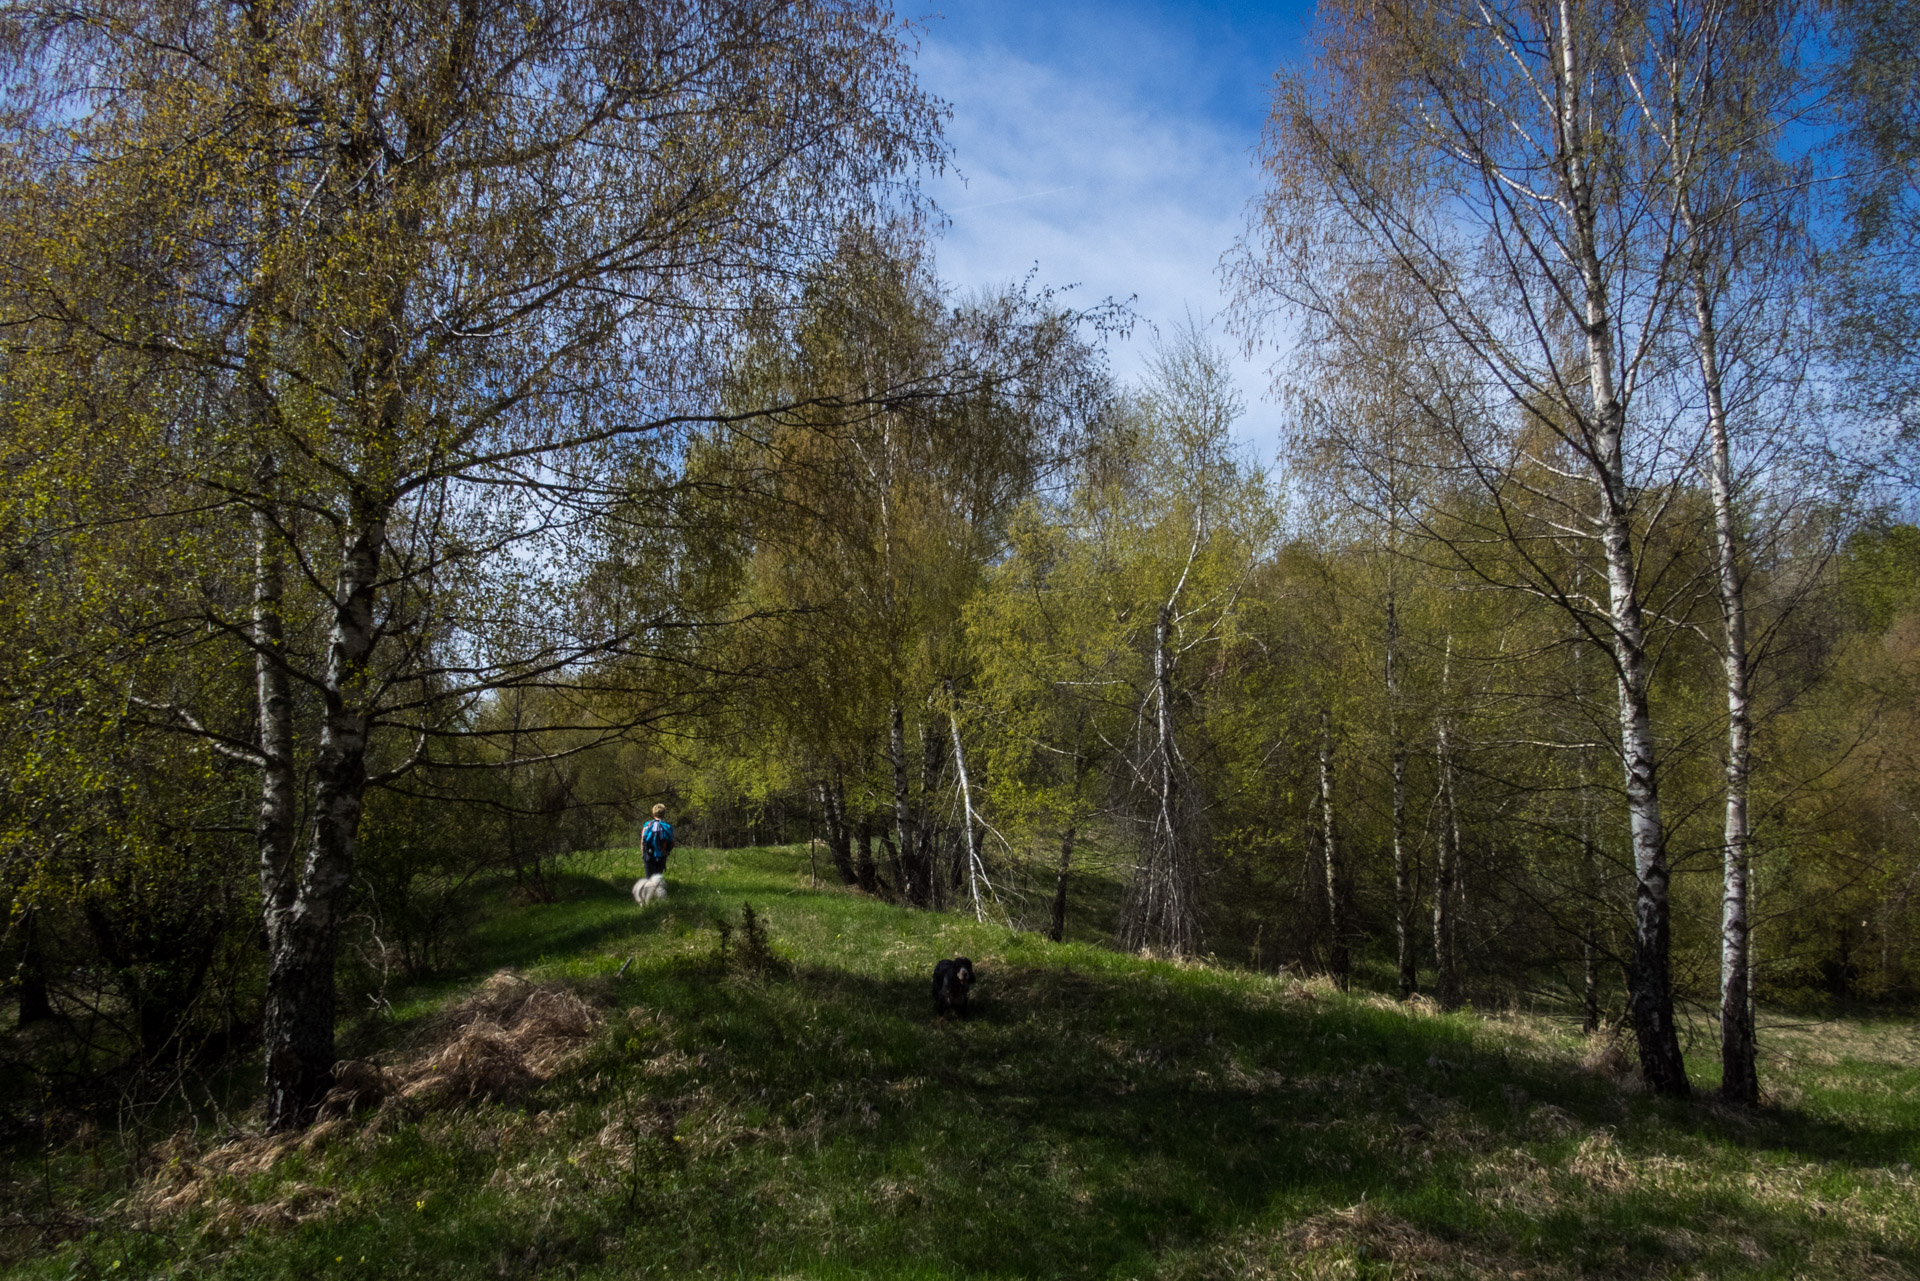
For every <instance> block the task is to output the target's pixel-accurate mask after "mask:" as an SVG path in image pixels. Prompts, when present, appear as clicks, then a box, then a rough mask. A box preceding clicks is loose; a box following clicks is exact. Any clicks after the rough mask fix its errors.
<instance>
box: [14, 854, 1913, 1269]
mask: <svg viewBox="0 0 1920 1281" xmlns="http://www.w3.org/2000/svg"><path fill="white" fill-rule="evenodd" d="M637 861H638V860H637V857H634V858H632V859H629V858H628V857H627V856H625V855H604V856H595V857H594V859H593V860H588V861H583V862H581V863H579V864H578V865H577V874H576V875H574V876H573V877H572V878H571V879H570V880H569V881H568V883H567V885H566V888H565V892H564V894H563V896H562V901H561V902H559V903H557V904H553V905H548V906H543V907H516V908H506V907H501V908H498V909H497V910H496V911H495V913H494V915H493V916H492V918H491V919H490V920H489V921H488V923H487V925H486V927H485V929H484V931H483V935H482V937H481V940H480V945H479V949H478V952H479V959H480V961H481V962H482V963H481V964H479V965H477V966H476V968H475V969H474V972H473V974H472V975H470V976H469V978H468V979H467V980H466V981H465V982H464V983H463V984H459V985H454V986H452V987H448V988H443V989H441V990H439V991H438V992H434V993H426V994H422V995H420V996H418V997H417V998H416V999H415V1000H413V1001H412V1002H411V1003H410V1004H404V1005H402V1007H401V1008H400V1010H399V1014H400V1016H401V1018H402V1020H403V1027H402V1029H400V1030H399V1031H394V1032H390V1033H389V1034H388V1036H389V1040H390V1042H392V1047H391V1048H390V1049H389V1050H388V1052H387V1056H388V1057H389V1058H399V1057H404V1056H405V1055H406V1054H409V1053H412V1054H415V1055H416V1056H417V1055H419V1054H422V1053H425V1052H426V1051H425V1048H424V1045H425V1042H426V1040H428V1039H430V1037H431V1028H432V1026H433V1017H434V1010H435V1008H436V1006H437V1005H440V1004H444V1003H445V1002H446V1000H447V999H449V997H451V996H453V995H455V994H456V993H458V992H461V991H464V990H466V989H470V988H471V986H472V984H473V982H474V981H475V980H477V979H478V978H480V977H484V975H485V974H486V973H487V972H489V971H491V970H493V969H495V968H498V967H505V966H511V967H515V968H517V969H519V970H521V971H522V972H523V973H525V974H526V975H527V976H528V977H530V978H532V979H534V980H536V981H544V982H553V983H564V984H567V985H570V986H571V987H572V988H574V989H575V990H578V991H580V992H582V993H584V994H585V995H587V996H588V997H589V999H591V1000H593V1001H594V1002H595V1003H596V1004H597V1005H598V1006H599V1007H600V1008H601V1009H603V1010H604V1011H605V1021H604V1024H603V1025H602V1026H601V1027H600V1028H599V1030H598V1031H597V1033H596V1034H595V1035H594V1036H593V1037H592V1038H591V1039H590V1040H588V1041H587V1042H585V1043H584V1044H583V1045H582V1046H581V1047H580V1048H579V1049H577V1050H576V1051H574V1052H573V1053H572V1054H571V1055H570V1056H569V1057H568V1058H567V1059H566V1060H565V1062H564V1064H563V1065H562V1066H561V1067H560V1069H559V1070H558V1071H556V1072H555V1073H554V1074H553V1075H552V1076H551V1079H548V1080H546V1081H544V1082H543V1083H541V1084H539V1085H538V1086H537V1088H534V1089H533V1090H532V1091H531V1092H530V1093H527V1094H524V1095H523V1096H521V1097H518V1098H516V1099H515V1100H514V1101H511V1102H479V1103H462V1104H458V1105H440V1106H430V1107H414V1108H403V1107H397V1106H392V1107H389V1108H387V1109H385V1110H384V1111H378V1112H363V1113H361V1114H360V1115H359V1116H358V1117H355V1118H353V1119H350V1120H344V1121H340V1122H336V1123H334V1124H333V1125H331V1126H329V1127H327V1128H326V1129H325V1131H324V1132H323V1133H322V1134H321V1135H320V1136H319V1137H318V1138H316V1139H314V1140H312V1141H309V1142H308V1143H307V1144H305V1145H304V1148H303V1147H293V1148H288V1149H284V1150H279V1149H276V1150H273V1151H271V1152H264V1153H262V1154H261V1155H260V1157H259V1159H257V1160H254V1161H252V1162H251V1163H249V1162H241V1161H232V1162H229V1166H230V1169H229V1170H228V1172H226V1173H223V1174H221V1175H219V1176H218V1177H213V1176H208V1175H205V1174H204V1173H203V1174H202V1175H201V1176H200V1178H199V1182H198V1183H196V1184H193V1185H192V1186H193V1187H194V1188H195V1189H196V1192H195V1195H194V1196H193V1197H191V1198H187V1197H182V1198H179V1199H180V1201H181V1204H179V1205H177V1206H174V1207H172V1208H170V1209H167V1210H164V1211H161V1212H155V1211H154V1210H153V1208H152V1207H153V1204H157V1203H158V1200H159V1193H155V1194H154V1199H153V1201H152V1203H150V1204H149V1205H148V1206H147V1207H146V1209H145V1211H144V1213H145V1215H146V1218H147V1220H148V1223H149V1224H150V1227H149V1229H148V1230H144V1231H134V1230H131V1229H129V1230H126V1231H117V1232H103V1233H101V1234H98V1235H96V1236H95V1237H94V1238H92V1239H90V1240H88V1241H86V1242H84V1243H81V1244H79V1245H75V1246H70V1247H67V1248H66V1249H63V1250H62V1251H61V1252H60V1253H59V1254H58V1255H56V1256H54V1257H51V1258H48V1259H45V1260H43V1261H41V1263H39V1264H37V1265H35V1266H34V1268H33V1270H32V1272H31V1274H32V1275H35V1276H44V1277H68V1276H86V1275H95V1276H104V1275H112V1276H127V1275H134V1276H169V1277H206V1278H215V1277H219V1278H229V1277H231V1278H239V1277H260V1278H267V1277H274V1278H279V1277H293V1276H300V1277H315V1278H318V1277H448V1278H453V1277H460V1278H469V1277H535V1276H540V1277H546V1276H554V1277H562V1276H577V1277H593V1278H598V1277H607V1278H613V1277H620V1278H626V1277H643V1276H659V1277H691V1276H715V1277H741V1276H744V1277H925V1278H948V1277H956V1278H957V1277H1009V1278H1010V1277H1035V1278H1053V1277H1111V1278H1119V1277H1194V1278H1200V1277H1222V1278H1224V1277H1264V1276H1309V1277H1319V1276H1326V1277H1334V1276H1340V1277H1354V1276H1359V1277H1368V1276H1375V1277H1413V1276H1434V1277H1443V1276H1459V1277H1480V1276H1490V1275H1494V1276H1508V1277H1538V1278H1555V1277H1575V1276H1606V1277H1647V1276H1675V1277H1680V1276H1689V1277H1691V1276H1714V1277H1719V1276H1778V1277H1789V1276H1822V1277H1826V1276H1831V1277H1862V1278H1868V1277H1888V1278H1894V1277H1914V1276H1920V1187H1917V1186H1916V1182H1915V1179H1914V1177H1913V1173H1912V1163H1913V1162H1915V1161H1920V1070H1916V1068H1915V1066H1914V1064H1915V1062H1916V1059H1915V1057H1914V1051H1915V1049H1916V1038H1915V1035H1914V1032H1913V1029H1912V1028H1911V1027H1910V1026H1909V1027H1897V1026H1889V1027H1882V1028H1878V1029H1861V1028H1859V1027H1858V1026H1857V1025H1856V1026H1854V1027H1852V1028H1849V1029H1847V1034H1848V1035H1849V1036H1851V1037H1853V1038H1854V1043H1853V1044H1851V1046H1843V1045H1840V1044H1839V1042H1838V1040H1837V1039H1836V1035H1835V1033H1834V1032H1833V1031H1832V1030H1828V1031H1825V1032H1821V1033H1818V1034H1813V1033H1809V1034H1806V1035H1804V1036H1802V1037H1801V1038H1800V1039H1799V1040H1795V1039H1794V1038H1793V1037H1792V1036H1790V1035H1787V1034H1782V1035H1781V1036H1779V1037H1777V1038H1776V1040H1777V1041H1778V1042H1779V1043H1780V1044H1781V1045H1783V1046H1785V1047H1787V1048H1788V1049H1789V1050H1791V1051H1792V1054H1791V1056H1790V1057H1788V1058H1785V1059H1782V1058H1776V1060H1775V1061H1774V1062H1773V1063H1771V1064H1770V1065H1769V1069H1770V1072H1771V1082H1772V1083H1773V1084H1775V1085H1776V1086H1777V1087H1778V1088H1779V1089H1780V1090H1781V1092H1782V1095H1783V1097H1785V1098H1786V1099H1787V1100H1788V1106H1784V1107H1781V1108H1777V1109H1774V1110H1772V1111H1769V1112H1767V1113H1764V1114H1762V1115H1760V1116H1758V1117H1748V1116H1742V1115H1734V1114H1730V1113H1726V1112H1723V1111H1720V1110H1718V1109H1716V1108H1714V1107H1712V1106H1710V1105H1707V1104H1700V1103H1696V1104H1690V1105H1677V1104H1668V1103H1663V1102H1659V1101H1655V1100H1652V1099H1649V1098H1647V1097H1645V1096H1642V1095H1639V1094H1635V1093H1632V1092H1628V1091H1623V1090H1622V1089H1621V1088H1620V1087H1618V1086H1616V1085H1615V1084H1613V1083H1612V1082H1610V1081H1607V1080H1605V1079H1603V1078H1600V1077H1597V1076H1595V1075H1592V1074H1590V1073H1587V1072H1584V1071H1582V1070H1581V1069H1580V1068H1579V1067H1578V1066H1577V1063H1578V1052H1579V1047H1578V1046H1577V1045H1576V1044H1574V1042H1573V1041H1572V1040H1571V1039H1569V1038H1566V1037H1564V1036H1563V1035H1562V1034H1561V1033H1560V1032H1558V1031H1556V1030H1555V1029H1554V1028H1553V1027H1552V1026H1551V1025H1549V1024H1548V1023H1546V1022H1544V1021H1540V1020H1531V1019H1494V1020H1483V1019H1479V1018H1475V1017H1472V1016H1465V1015H1461V1016H1447V1017H1441V1016H1436V1015H1431V1014H1426V1013H1421V1012H1419V1011H1405V1010H1402V1009H1400V1008H1397V1007H1395V1006H1393V1005H1392V1004H1391V1003H1390V1002H1387V1001H1384V1000H1381V999H1379V998H1370V997H1364V996H1347V995H1343V994H1339V993H1335V992H1332V991H1330V990H1327V989H1325V988H1324V987H1319V986H1315V985H1311V984H1300V983H1289V982H1286V981H1283V980H1276V979H1271V978H1266V977H1260V976H1253V975H1245V974H1236V973H1229V972H1223V971H1218V970H1210V969H1206V968H1203V967H1182V966H1175V965H1170V964H1165V963H1157V962H1150V961H1144V960H1141V959H1138V958H1133V957H1125V956H1120V955H1117V954H1114V953H1112V952H1107V951H1103V950H1100V949H1097V948H1094V947H1091V946H1087V945H1083V944H1067V945H1064V946H1058V945H1053V944H1048V943H1045V942H1043V941H1040V940H1038V939H1035V938H1034V937H1032V936H1024V935H1015V934H1012V933H1010V932H1008V931H1006V930H1004V929H998V928H994V927H989V926H982V925H977V924H975V923H973V922H972V921H970V920H964V919H961V918H958V917H954V916H939V915H931V914H927V913H916V912H911V911H904V910H901V909H897V908H893V907H889V906H887V905H885V904H882V903H878V902H875V901H872V900H867V899H862V898H859V897H856V896H852V895H849V894H846V893H843V892H840V891H837V890H821V891H812V890H809V889H807V888H806V870H805V864H804V860H803V859H800V858H797V857H796V856H795V854H794V853H793V852H792V851H733V852H725V853H722V852H717V851H683V852H682V853H681V854H679V855H678V856H676V860H675V866H674V869H673V872H674V879H673V883H672V893H673V897H672V899H671V900H670V901H669V902H668V903H667V904H665V905H664V906H656V907H653V908H650V909H648V910H647V911H646V912H644V913H643V912H640V911H638V910H637V909H635V907H634V906H633V904H632V902H631V900H630V899H629V898H628V897H627V894H626V884H627V883H628V882H629V881H630V879H631V877H632V876H633V875H634V874H635V871H636V868H635V867H634V866H632V865H631V864H634V863H637ZM743 900H749V901H751V902H752V903H753V905H754V907H755V908H756V910H759V911H762V912H763V914H764V917H765V919H766V920H767V922H768V924H769V926H770V931H771V935H772V938H773V942H774V946H775V949H776V951H777V953H778V954H779V955H780V956H781V957H782V958H783V961H784V964H783V966H781V967H780V968H778V969H777V970H776V971H774V972H772V973H768V974H764V975H755V974H747V973H738V972H727V971H723V970H721V969H720V968H719V967H718V966H717V965H716V964H715V963H714V961H713V955H714V949H715V941H716V933H715V931H714V929H713V927H712V924H711V922H712V920H713V917H714V915H715V914H716V913H719V912H722V911H728V912H731V913H732V914H733V915H734V916H735V918H736V919H737V916H738V913H739V908H740V904H741V902H742V901H743ZM956 953H965V954H967V955H970V956H972V957H973V958H974V960H975V962H976V964H977V967H978V969H979V973H980V983H979V986H978V988H977V989H976V993H975V995H976V1001H977V1005H976V1010H975V1017H974V1018H973V1019H972V1020H970V1021H968V1022H966V1023H964V1024H963V1023H949V1024H940V1023H935V1022H934V1021H933V1020H932V1019H931V1018H930V1017H929V1015H930V999H929V997H928V993H927V982H928V980H927V976H928V974H929V972H930V970H931V968H932V965H933V962H934V961H935V960H936V959H938V958H940V957H943V956H951V955H954V954H956ZM628 958H632V960H631V963H630V964H628V965H627V967H626V970H625V973H624V975H620V976H618V977H616V974H617V972H618V971H619V970H620V969H621V966H622V964H623V963H624V962H627V961H628ZM408 1035H411V1036H412V1037H413V1038H414V1039H413V1041H412V1042H411V1046H412V1048H411V1049H409V1048H408V1046H409V1044H410V1043H409V1042H408V1041H407V1040H406V1037H407V1036H408ZM210 1159H211V1158H209V1157H208V1156H207V1155H206V1154H204V1153H195V1152H183V1153H182V1154H181V1156H180V1158H179V1160H180V1162H181V1163H183V1166H182V1168H183V1169H184V1168H188V1167H191V1166H192V1163H193V1162H194V1161H196V1160H197V1161H200V1162H201V1163H202V1166H205V1164H206V1163H207V1162H208V1161H209V1160H210ZM185 1177H186V1176H185V1175H176V1176H175V1177H174V1183H173V1185H171V1186H180V1185H181V1181H182V1179H184V1178H185ZM127 1217H128V1218H129V1219H131V1218H134V1217H137V1216H132V1215H129V1216H127Z"/></svg>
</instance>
